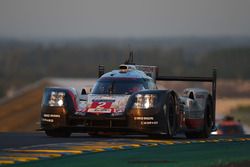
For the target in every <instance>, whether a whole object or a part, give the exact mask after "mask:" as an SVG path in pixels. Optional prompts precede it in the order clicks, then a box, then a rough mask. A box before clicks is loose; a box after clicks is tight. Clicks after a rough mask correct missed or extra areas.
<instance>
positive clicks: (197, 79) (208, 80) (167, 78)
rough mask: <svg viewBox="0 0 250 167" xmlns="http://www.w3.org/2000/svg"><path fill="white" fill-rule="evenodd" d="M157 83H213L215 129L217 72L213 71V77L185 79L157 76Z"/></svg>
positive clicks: (213, 126)
mask: <svg viewBox="0 0 250 167" xmlns="http://www.w3.org/2000/svg"><path fill="white" fill-rule="evenodd" d="M156 80H157V81H187V82H209V83H212V84H211V87H212V100H213V113H212V119H213V125H212V128H213V129H216V127H215V110H216V80H217V71H216V69H213V72H212V76H211V77H185V76H157V77H156Z"/></svg>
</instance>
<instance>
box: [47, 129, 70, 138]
mask: <svg viewBox="0 0 250 167" xmlns="http://www.w3.org/2000/svg"><path fill="white" fill-rule="evenodd" d="M45 133H46V135H47V136H49V137H70V135H71V132H70V131H69V130H67V129H53V130H45Z"/></svg>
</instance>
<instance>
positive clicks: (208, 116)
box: [185, 98, 213, 139]
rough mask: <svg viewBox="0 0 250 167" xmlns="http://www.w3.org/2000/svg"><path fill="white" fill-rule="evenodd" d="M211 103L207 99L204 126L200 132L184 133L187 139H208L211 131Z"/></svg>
mask: <svg viewBox="0 0 250 167" xmlns="http://www.w3.org/2000/svg"><path fill="white" fill-rule="evenodd" d="M212 107H213V105H212V101H211V100H210V99H209V98H208V99H207V103H206V110H205V114H204V125H203V129H202V130H201V131H200V132H185V135H186V137H187V138H190V139H194V138H208V137H209V136H210V133H211V130H212Z"/></svg>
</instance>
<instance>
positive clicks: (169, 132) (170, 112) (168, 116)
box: [163, 94, 177, 138]
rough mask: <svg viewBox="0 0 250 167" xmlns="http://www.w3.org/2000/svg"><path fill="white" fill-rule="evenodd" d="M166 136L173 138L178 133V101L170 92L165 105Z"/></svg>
mask: <svg viewBox="0 0 250 167" xmlns="http://www.w3.org/2000/svg"><path fill="white" fill-rule="evenodd" d="M163 114H164V119H165V128H166V137H167V138H172V137H173V136H174V135H175V133H176V122H177V121H176V120H177V116H176V101H175V98H174V96H173V95H171V94H168V96H167V100H166V103H165V104H164V105H163Z"/></svg>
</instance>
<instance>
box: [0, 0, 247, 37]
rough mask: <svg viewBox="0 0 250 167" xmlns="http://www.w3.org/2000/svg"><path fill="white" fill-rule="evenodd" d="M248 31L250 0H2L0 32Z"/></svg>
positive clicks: (142, 34) (237, 33)
mask: <svg viewBox="0 0 250 167" xmlns="http://www.w3.org/2000/svg"><path fill="white" fill-rule="evenodd" d="M175 36H178V37H180V36H209V37H210V36H250V0H0V37H10V38H25V39H32V38H83V37H97V38H99V37H101V38H102V37H116V38H127V37H136V38H140V37H175Z"/></svg>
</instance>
